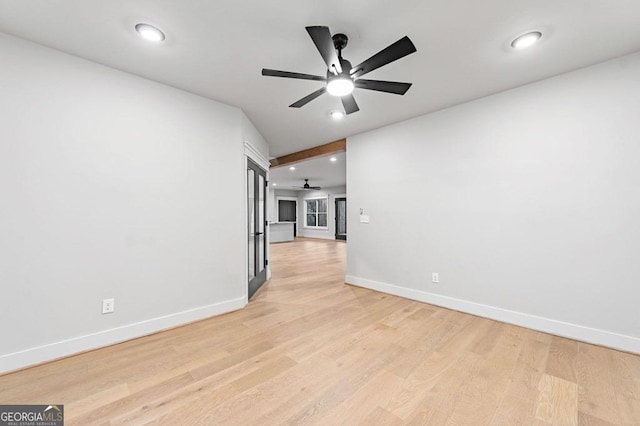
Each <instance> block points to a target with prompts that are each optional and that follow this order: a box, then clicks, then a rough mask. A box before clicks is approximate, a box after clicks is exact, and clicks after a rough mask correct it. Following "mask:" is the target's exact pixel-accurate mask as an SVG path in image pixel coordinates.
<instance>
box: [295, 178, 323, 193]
mask: <svg viewBox="0 0 640 426" xmlns="http://www.w3.org/2000/svg"><path fill="white" fill-rule="evenodd" d="M294 188H302V189H304V190H305V191H306V190H309V189H314V190H316V191H317V190H318V189H322V188H320V187H319V186H311V185H309V179H305V180H304V186H294Z"/></svg>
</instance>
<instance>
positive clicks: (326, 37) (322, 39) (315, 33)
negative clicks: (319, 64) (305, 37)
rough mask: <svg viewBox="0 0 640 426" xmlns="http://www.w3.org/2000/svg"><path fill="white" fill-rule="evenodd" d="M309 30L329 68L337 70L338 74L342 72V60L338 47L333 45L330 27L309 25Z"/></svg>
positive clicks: (332, 70)
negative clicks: (339, 57) (339, 56)
mask: <svg viewBox="0 0 640 426" xmlns="http://www.w3.org/2000/svg"><path fill="white" fill-rule="evenodd" d="M307 32H308V33H309V36H311V40H313V43H314V44H315V45H316V47H317V48H318V52H320V55H322V59H324V63H325V64H327V69H329V71H331V72H334V70H335V73H337V74H339V73H341V72H342V66H340V60H339V59H338V54H337V53H336V48H335V46H334V45H333V39H332V38H331V32H330V31H329V27H307Z"/></svg>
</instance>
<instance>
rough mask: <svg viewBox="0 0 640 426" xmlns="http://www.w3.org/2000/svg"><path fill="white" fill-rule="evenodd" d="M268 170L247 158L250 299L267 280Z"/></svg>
mask: <svg viewBox="0 0 640 426" xmlns="http://www.w3.org/2000/svg"><path fill="white" fill-rule="evenodd" d="M266 189H267V172H266V171H265V170H264V169H262V168H261V167H260V166H258V165H257V164H256V163H254V162H253V161H251V159H249V158H247V225H248V235H249V259H248V265H247V266H248V272H249V299H251V296H253V295H254V294H255V292H256V291H257V290H258V289H259V288H260V286H262V284H264V282H265V281H266V280H267V264H268V262H269V261H268V260H267V245H266V241H265V226H266V220H265V218H266V217H267V214H266V213H267V203H266V202H265V200H266Z"/></svg>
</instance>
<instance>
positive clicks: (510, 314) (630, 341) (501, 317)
mask: <svg viewBox="0 0 640 426" xmlns="http://www.w3.org/2000/svg"><path fill="white" fill-rule="evenodd" d="M345 282H346V283H347V284H352V285H355V286H358V287H364V288H368V289H370V290H375V291H379V292H382V293H388V294H392V295H394V296H400V297H404V298H406V299H411V300H417V301H418V302H424V303H429V304H432V305H436V306H441V307H443V308H448V309H453V310H456V311H460V312H465V313H468V314H472V315H477V316H479V317H483V318H489V319H492V320H496V321H500V322H505V323H508V324H513V325H518V326H521V327H526V328H530V329H533V330H537V331H542V332H544V333H549V334H554V335H556V336H561V337H567V338H570V339H574V340H579V341H582V342H586V343H593V344H596V345H601V346H606V347H609V348H614V349H619V350H621V351H625V352H632V353H636V354H640V338H637V337H633V336H626V335H623V334H617V333H612V332H610V331H605V330H599V329H596V328H590V327H585V326H582V325H578V324H572V323H568V322H563V321H557V320H554V319H549V318H543V317H539V316H535V315H530V314H525V313H522V312H516V311H510V310H508V309H502V308H497V307H495V306H489V305H483V304H480V303H475V302H470V301H467V300H462V299H456V298H453V297H448V296H442V295H439V294H434V293H428V292H425V291H421V290H415V289H411V288H406V287H399V286H396V285H393V284H387V283H382V282H378V281H372V280H368V279H366V278H360V277H354V276H351V275H347V276H346V277H345Z"/></svg>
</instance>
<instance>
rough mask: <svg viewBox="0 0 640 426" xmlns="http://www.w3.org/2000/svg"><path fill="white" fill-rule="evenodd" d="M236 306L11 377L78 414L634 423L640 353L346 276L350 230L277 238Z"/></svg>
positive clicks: (134, 418)
mask: <svg viewBox="0 0 640 426" xmlns="http://www.w3.org/2000/svg"><path fill="white" fill-rule="evenodd" d="M271 253H272V256H271V263H272V265H273V278H272V280H271V281H270V282H269V283H268V284H266V285H265V286H264V287H263V289H261V290H260V291H259V292H258V294H257V295H256V296H255V298H254V300H252V301H251V303H250V304H249V306H248V307H247V308H246V309H244V310H241V311H238V312H234V313H230V314H227V315H222V316H219V317H215V318H211V319H209V320H205V321H201V322H198V323H195V324H191V325H188V326H185V327H181V328H177V329H174V330H170V331H166V332H163V333H159V334H156V335H153V336H149V337H145V338H141V339H137V340H134V341H131V342H127V343H123V344H120V345H116V346H112V347H109V348H104V349H100V350H97V351H93V352H90V353H86V354H82V355H78V356H74V357H70V358H67V359H64V360H60V361H56V362H53V363H49V364H46V365H42V366H39V367H35V368H31V369H28V370H24V371H21V372H18V373H14V374H10V375H6V376H3V377H0V403H3V404H7V403H39V404H42V403H63V404H65V414H66V418H67V423H66V424H68V425H73V424H78V425H88V424H146V423H153V424H162V425H190V424H202V425H213V424H237V425H249V424H251V425H277V424H304V423H311V424H321V425H338V424H347V425H355V424H364V425H395V424H433V425H444V424H455V425H474V426H475V425H485V424H494V425H519V424H525V425H545V424H554V425H572V424H583V425H609V424H620V425H639V424H640V357H639V356H635V355H631V354H627V353H622V352H618V351H614V350H610V349H605V348H601V347H598V346H593V345H588V344H583V343H578V342H575V341H572V340H567V339H563V338H559V337H554V336H550V335H547V334H543V333H538V332H535V331H531V330H527V329H524V328H520V327H515V326H511V325H506V324H501V323H498V322H495V321H490V320H487V319H482V318H478V317H474V316H470V315H466V314H462V313H459V312H455V311H450V310H446V309H441V308H437V307H435V306H430V305H426V304H423V303H418V302H413V301H410V300H405V299H401V298H398V297H394V296H389V295H385V294H382V293H376V292H373V291H369V290H365V289H361V288H358V287H351V286H347V285H344V284H343V279H344V275H345V253H346V244H345V243H342V242H332V241H322V240H297V241H296V242H294V243H284V244H276V245H272V246H271Z"/></svg>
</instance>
